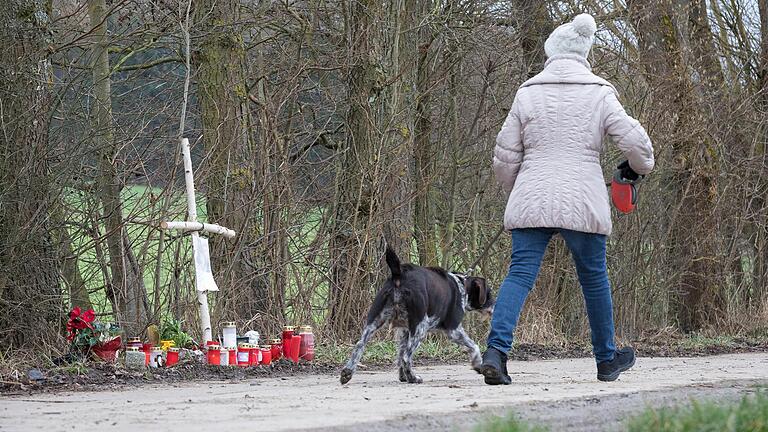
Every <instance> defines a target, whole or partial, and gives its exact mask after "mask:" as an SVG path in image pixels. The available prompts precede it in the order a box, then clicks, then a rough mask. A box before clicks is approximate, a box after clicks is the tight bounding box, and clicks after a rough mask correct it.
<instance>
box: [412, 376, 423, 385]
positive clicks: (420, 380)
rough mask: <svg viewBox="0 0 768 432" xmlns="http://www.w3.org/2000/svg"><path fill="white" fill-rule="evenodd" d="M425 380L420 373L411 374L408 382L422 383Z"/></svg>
mask: <svg viewBox="0 0 768 432" xmlns="http://www.w3.org/2000/svg"><path fill="white" fill-rule="evenodd" d="M423 382H424V380H422V379H421V377H420V376H418V375H411V376H409V377H408V383H409V384H421V383H423Z"/></svg>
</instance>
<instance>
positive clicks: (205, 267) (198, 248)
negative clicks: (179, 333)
mask: <svg viewBox="0 0 768 432" xmlns="http://www.w3.org/2000/svg"><path fill="white" fill-rule="evenodd" d="M181 151H182V154H183V155H184V182H185V183H186V185H187V214H188V218H187V219H189V220H188V221H186V222H161V223H160V228H162V229H167V230H179V231H192V234H191V235H192V248H193V250H194V258H195V260H194V264H195V287H196V290H197V306H198V309H199V311H200V326H201V327H202V330H203V344H205V343H206V342H208V341H210V340H213V335H212V332H211V314H210V312H209V311H208V291H218V290H219V288H218V286H216V282H215V281H214V280H213V273H212V272H211V258H210V255H209V252H208V240H207V239H205V238H203V237H200V231H203V232H207V233H211V234H219V235H223V236H224V237H227V238H234V237H235V235H236V234H235V232H234V231H233V230H231V229H229V228H225V227H223V226H221V225H216V224H207V223H202V222H198V221H197V201H195V181H194V178H193V177H192V157H191V156H190V153H189V140H188V139H186V138H183V139H182V140H181Z"/></svg>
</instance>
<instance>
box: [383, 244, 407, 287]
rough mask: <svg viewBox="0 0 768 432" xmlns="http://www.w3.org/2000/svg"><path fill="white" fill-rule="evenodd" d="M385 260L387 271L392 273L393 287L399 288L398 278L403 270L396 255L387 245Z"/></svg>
mask: <svg viewBox="0 0 768 432" xmlns="http://www.w3.org/2000/svg"><path fill="white" fill-rule="evenodd" d="M386 260H387V265H388V266H389V270H390V271H391V272H392V281H393V282H395V286H400V277H401V276H402V275H403V270H402V268H401V267H400V258H398V257H397V254H396V253H395V251H394V250H392V248H391V247H389V245H387V253H386Z"/></svg>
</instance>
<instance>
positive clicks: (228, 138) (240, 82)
mask: <svg viewBox="0 0 768 432" xmlns="http://www.w3.org/2000/svg"><path fill="white" fill-rule="evenodd" d="M194 7H195V10H194V19H193V22H194V23H195V26H196V27H197V28H198V29H200V30H199V31H200V34H198V35H197V38H196V39H197V40H199V44H198V47H197V49H196V50H195V51H194V52H193V57H192V61H193V62H194V64H195V67H196V69H197V75H196V78H197V80H196V81H197V82H196V84H197V97H198V100H199V104H200V111H201V117H202V125H203V144H204V146H205V153H206V159H207V161H206V162H207V163H206V165H204V166H203V167H202V168H203V169H204V172H205V173H206V176H205V178H204V185H205V189H204V191H205V192H204V193H205V197H206V209H207V216H208V221H210V222H212V223H217V224H219V225H223V226H226V227H227V228H231V229H233V230H235V231H237V238H236V239H235V240H234V241H232V240H225V239H223V238H220V237H219V236H215V237H212V238H211V240H210V241H211V264H212V267H213V271H214V275H215V277H216V282H217V284H218V285H219V287H220V289H221V293H220V294H219V296H220V298H219V302H218V303H217V304H216V312H217V313H218V314H220V315H222V316H224V315H226V316H228V317H229V316H233V317H237V318H240V319H243V320H247V321H250V320H252V319H254V318H256V321H257V322H258V321H259V320H260V319H261V318H263V316H265V315H269V314H270V313H271V311H272V310H273V309H274V308H275V307H276V305H274V304H271V303H272V302H270V295H269V287H268V286H267V283H266V280H265V277H264V274H265V273H266V272H267V270H265V269H264V268H263V266H262V263H263V260H262V259H261V258H260V257H258V256H256V254H255V253H254V245H255V244H256V242H257V241H258V230H259V227H258V226H257V225H256V224H255V223H254V217H255V213H256V208H255V206H256V204H257V203H259V199H258V198H259V197H257V196H256V190H257V179H256V173H255V169H254V168H253V166H256V165H258V163H257V160H256V152H255V151H254V149H253V145H254V143H253V139H252V137H251V135H250V134H249V132H248V126H249V124H250V116H249V112H248V106H247V104H248V95H247V91H246V82H245V77H244V70H243V67H244V65H243V61H244V56H245V46H244V43H243V36H242V34H241V32H240V29H239V24H238V22H239V19H240V9H239V8H240V2H239V1H237V0H201V1H198V2H196V3H195V5H194ZM277 307H279V306H277ZM224 311H226V312H224ZM228 319H229V318H228Z"/></svg>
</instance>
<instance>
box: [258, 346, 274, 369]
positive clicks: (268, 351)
mask: <svg viewBox="0 0 768 432" xmlns="http://www.w3.org/2000/svg"><path fill="white" fill-rule="evenodd" d="M260 350H261V362H260V363H259V364H261V365H263V366H269V365H270V364H272V347H271V346H269V345H264V346H263V347H261V348H260Z"/></svg>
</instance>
